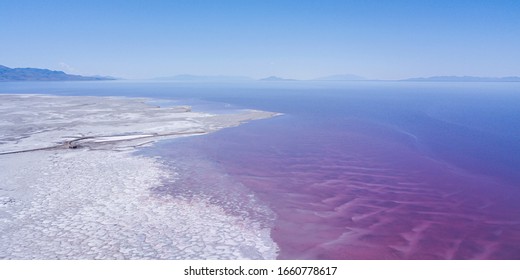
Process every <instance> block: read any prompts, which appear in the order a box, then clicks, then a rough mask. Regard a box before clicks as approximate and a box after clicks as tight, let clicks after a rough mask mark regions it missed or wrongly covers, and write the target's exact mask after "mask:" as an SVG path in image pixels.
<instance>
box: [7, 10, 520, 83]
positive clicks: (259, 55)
mask: <svg viewBox="0 0 520 280" xmlns="http://www.w3.org/2000/svg"><path fill="white" fill-rule="evenodd" d="M0 65H5V66H7V67H12V68H14V67H37V68H48V69H53V70H62V71H65V72H67V73H72V74H82V75H110V76H115V77H121V78H127V79H146V78H154V77H164V76H173V75H178V74H194V75H243V76H249V77H253V78H263V77H266V76H271V75H276V76H281V77H284V78H294V79H312V78H316V77H321V76H327V75H335V74H356V75H360V76H363V77H366V78H370V79H403V78H409V77H427V76H437V75H459V76H463V75H470V76H490V77H499V76H520V1H518V0H510V1H508V0H493V1H491V0H488V1H481V0H450V1H443V0H436V1H433V0H432V1H430V0H394V1H390V0H386V1H384V0H380V1H375V0H339V1H334V0H316V1H310V0H293V1H289V0H263V1H261V0H256V1H254V0H241V1H237V0H218V1H216V0H169V1H154V0H147V1H132V0H126V1H114V0H113V1H110V0H103V1H97V0H89V1H75V0H69V1H48V0H47V1H45V0H39V1H26V0H0Z"/></svg>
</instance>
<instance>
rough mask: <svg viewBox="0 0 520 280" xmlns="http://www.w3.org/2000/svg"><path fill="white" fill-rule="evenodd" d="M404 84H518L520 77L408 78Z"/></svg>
mask: <svg viewBox="0 0 520 280" xmlns="http://www.w3.org/2000/svg"><path fill="white" fill-rule="evenodd" d="M401 81H405V82H520V77H517V76H510V77H475V76H433V77H427V78H410V79H404V80H401Z"/></svg>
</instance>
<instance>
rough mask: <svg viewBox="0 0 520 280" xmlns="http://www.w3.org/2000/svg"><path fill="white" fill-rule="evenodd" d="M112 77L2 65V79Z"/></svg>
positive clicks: (0, 77) (97, 78)
mask: <svg viewBox="0 0 520 280" xmlns="http://www.w3.org/2000/svg"><path fill="white" fill-rule="evenodd" d="M102 80H115V78H112V77H103V76H80V75H71V74H67V73H65V72H63V71H53V70H49V69H40V68H9V67H6V66H3V65H0V81H3V82H9V81H102Z"/></svg>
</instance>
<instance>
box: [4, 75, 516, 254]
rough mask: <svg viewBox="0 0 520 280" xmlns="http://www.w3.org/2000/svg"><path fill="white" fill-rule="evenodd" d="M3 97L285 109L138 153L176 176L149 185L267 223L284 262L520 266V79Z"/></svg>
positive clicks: (57, 87) (45, 89) (64, 87)
mask: <svg viewBox="0 0 520 280" xmlns="http://www.w3.org/2000/svg"><path fill="white" fill-rule="evenodd" d="M0 93H45V94H56V95H96V96H112V95H115V96H131V97H151V98H160V99H163V100H162V101H161V102H159V104H161V105H162V106H170V105H176V104H188V105H191V106H193V110H196V111H207V112H214V113H224V114H225V113H227V112H232V111H234V110H241V109H258V110H267V111H273V112H279V113H282V114H283V115H281V116H277V117H274V118H272V119H268V120H259V121H254V122H251V123H247V124H244V125H241V126H239V127H234V128H229V129H224V130H221V131H219V132H216V133H212V134H208V135H204V136H196V137H187V138H179V139H175V140H171V141H163V142H160V143H157V144H156V145H155V146H154V147H151V148H145V149H143V150H142V151H141V153H145V154H149V155H158V156H161V157H162V158H163V159H164V160H165V161H166V162H170V164H171V167H172V168H173V169H176V170H177V171H181V172H179V174H180V178H179V179H178V180H177V181H175V182H172V183H169V184H165V185H164V186H161V187H160V188H157V189H156V190H152V191H155V192H157V193H159V194H163V195H181V194H182V195H186V194H191V195H198V194H204V195H208V196H210V197H211V198H212V203H215V204H219V205H221V206H223V207H224V208H225V209H226V210H227V211H228V212H229V214H230V215H240V213H245V214H244V215H248V216H249V217H252V218H254V219H257V220H258V221H260V222H262V223H265V224H268V225H269V226H270V227H271V228H272V230H271V237H272V238H273V240H274V241H275V242H276V243H277V244H278V245H279V247H280V252H279V255H278V258H280V259H520V206H519V205H520V172H519V171H518V168H519V167H520V83H492V82H488V83H469V82H468V83H442V82H438V83H430V82H297V81H294V82H237V83H187V82H186V83H185V82H148V81H114V82H32V83H26V82H16V83H6V82H4V83H0ZM251 197H254V201H253V202H251V201H252V200H251V199H250V198H251ZM246 201H247V203H246ZM265 209H269V211H265ZM267 212H269V213H267Z"/></svg>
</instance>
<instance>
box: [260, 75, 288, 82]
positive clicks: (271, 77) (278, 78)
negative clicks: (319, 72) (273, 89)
mask: <svg viewBox="0 0 520 280" xmlns="http://www.w3.org/2000/svg"><path fill="white" fill-rule="evenodd" d="M259 81H270V82H279V81H296V80H294V79H285V78H281V77H277V76H269V77H267V78H263V79H260V80H259Z"/></svg>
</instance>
